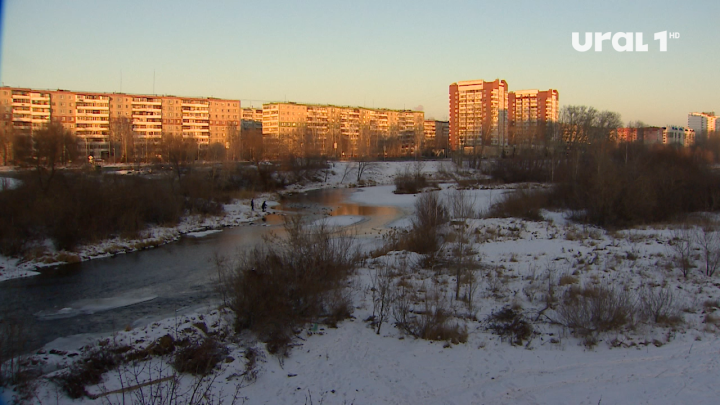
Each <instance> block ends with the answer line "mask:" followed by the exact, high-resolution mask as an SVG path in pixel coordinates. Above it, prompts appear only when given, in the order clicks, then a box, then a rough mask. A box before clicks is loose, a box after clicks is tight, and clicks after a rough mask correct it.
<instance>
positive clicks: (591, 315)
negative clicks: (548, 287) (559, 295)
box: [557, 285, 637, 336]
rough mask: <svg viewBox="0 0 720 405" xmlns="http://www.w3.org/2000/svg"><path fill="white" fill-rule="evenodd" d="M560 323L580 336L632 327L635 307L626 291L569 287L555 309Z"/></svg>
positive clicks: (610, 288)
mask: <svg viewBox="0 0 720 405" xmlns="http://www.w3.org/2000/svg"><path fill="white" fill-rule="evenodd" d="M557 313H558V315H559V316H560V322H561V323H563V324H564V325H565V326H567V327H569V328H572V329H574V330H575V333H576V334H578V335H580V336H585V335H590V334H593V333H598V332H607V331H612V330H620V329H622V328H624V327H627V326H631V325H633V323H634V321H635V318H636V313H637V307H636V303H635V299H634V297H633V296H632V294H630V293H629V292H628V291H625V290H622V289H618V288H614V287H611V286H609V285H601V286H597V287H596V286H591V287H576V286H571V287H570V288H569V289H568V290H567V291H566V292H565V295H564V297H563V301H562V302H561V303H560V305H558V308H557Z"/></svg>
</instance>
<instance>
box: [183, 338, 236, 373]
mask: <svg viewBox="0 0 720 405" xmlns="http://www.w3.org/2000/svg"><path fill="white" fill-rule="evenodd" d="M226 355H227V348H226V347H224V346H223V345H221V344H220V343H219V342H218V341H217V339H215V338H214V337H206V338H203V339H199V340H193V341H189V342H188V343H187V344H185V345H184V346H183V347H181V348H180V349H179V350H177V351H176V352H175V359H174V360H173V367H175V370H177V371H178V372H180V373H189V374H193V375H200V376H205V375H208V374H209V373H210V372H212V370H213V369H214V368H215V366H217V365H218V363H220V362H221V361H222V360H223V359H224V358H225V356H226Z"/></svg>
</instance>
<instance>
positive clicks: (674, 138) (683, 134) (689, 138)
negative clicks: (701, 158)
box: [663, 125, 695, 146]
mask: <svg viewBox="0 0 720 405" xmlns="http://www.w3.org/2000/svg"><path fill="white" fill-rule="evenodd" d="M663 143H664V144H666V145H681V146H690V145H693V144H694V143H695V130H693V129H692V128H685V127H679V126H675V125H668V126H667V127H663Z"/></svg>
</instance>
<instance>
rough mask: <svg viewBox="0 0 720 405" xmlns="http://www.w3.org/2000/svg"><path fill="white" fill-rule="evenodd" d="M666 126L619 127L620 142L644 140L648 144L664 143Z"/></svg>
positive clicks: (618, 138) (618, 137)
mask: <svg viewBox="0 0 720 405" xmlns="http://www.w3.org/2000/svg"><path fill="white" fill-rule="evenodd" d="M664 130H665V127H641V128H618V129H617V141H618V142H642V143H644V144H646V145H652V144H659V143H664V141H663V139H664V137H663V132H664Z"/></svg>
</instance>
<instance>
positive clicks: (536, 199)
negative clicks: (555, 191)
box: [489, 188, 548, 221]
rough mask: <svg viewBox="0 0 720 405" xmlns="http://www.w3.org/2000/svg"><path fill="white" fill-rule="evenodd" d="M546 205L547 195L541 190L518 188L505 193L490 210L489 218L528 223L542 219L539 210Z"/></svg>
mask: <svg viewBox="0 0 720 405" xmlns="http://www.w3.org/2000/svg"><path fill="white" fill-rule="evenodd" d="M547 205H548V194H547V192H546V191H543V190H531V189H527V188H518V189H516V190H515V191H513V192H510V193H506V194H504V195H503V198H502V200H501V201H500V202H498V203H496V204H494V205H493V206H492V207H491V208H490V213H489V216H490V217H497V218H509V217H514V218H523V219H527V220H530V221H541V220H542V219H543V217H542V215H541V214H540V210H541V209H542V208H545V207H546V206H547Z"/></svg>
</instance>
